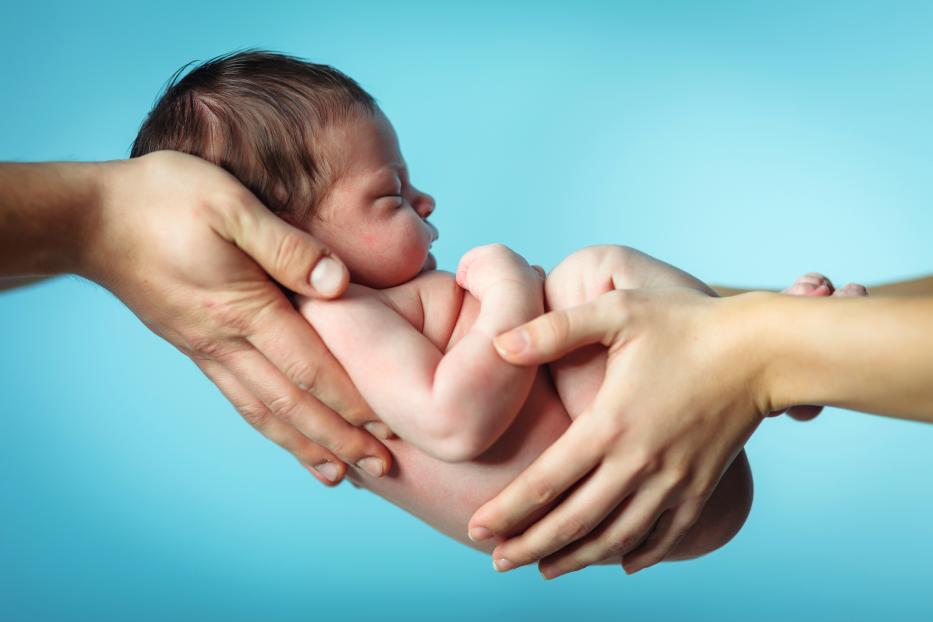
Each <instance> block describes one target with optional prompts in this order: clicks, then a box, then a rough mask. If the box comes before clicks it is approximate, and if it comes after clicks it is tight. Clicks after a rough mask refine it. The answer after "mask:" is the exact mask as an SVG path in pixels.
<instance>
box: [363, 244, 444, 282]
mask: <svg viewBox="0 0 933 622" xmlns="http://www.w3.org/2000/svg"><path fill="white" fill-rule="evenodd" d="M356 268H357V269H356V270H354V269H353V267H351V268H350V280H351V281H353V282H354V283H358V284H360V285H365V286H367V287H372V288H375V289H386V288H389V287H395V286H397V285H401V284H402V283H407V282H408V281H410V280H412V279H413V278H415V277H417V276H418V275H419V274H423V273H425V272H430V271H431V270H436V269H437V261H436V260H435V259H434V255H432V254H431V253H428V254H427V257H425V259H424V261H423V262H422V263H421V265H420V266H419V265H418V264H416V263H414V262H412V261H405V262H402V264H401V265H392V264H391V263H389V264H386V263H382V264H379V265H370V266H366V267H365V268H364V267H362V266H356Z"/></svg>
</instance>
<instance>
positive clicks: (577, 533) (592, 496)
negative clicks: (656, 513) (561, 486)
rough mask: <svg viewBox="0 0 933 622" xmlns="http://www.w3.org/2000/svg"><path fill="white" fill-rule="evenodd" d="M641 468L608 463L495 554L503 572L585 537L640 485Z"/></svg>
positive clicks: (501, 545) (494, 558)
mask: <svg viewBox="0 0 933 622" xmlns="http://www.w3.org/2000/svg"><path fill="white" fill-rule="evenodd" d="M641 476H642V473H641V471H640V467H639V466H634V467H633V466H631V465H623V464H617V463H612V462H610V461H608V460H607V461H604V462H603V463H602V464H600V465H599V466H598V467H597V468H596V470H595V471H594V472H593V473H592V474H591V475H590V476H589V477H588V478H587V479H586V480H584V481H583V482H582V483H581V484H580V486H579V487H577V488H576V489H575V490H574V491H573V492H572V493H570V495H569V496H568V497H567V498H566V499H564V500H563V501H562V502H561V503H560V505H558V506H557V507H556V508H554V509H553V510H551V511H550V512H549V513H548V514H547V516H545V517H544V518H542V519H541V520H539V521H538V522H537V523H535V524H534V525H532V526H531V527H530V528H529V529H527V530H526V531H525V532H524V533H523V534H521V535H519V536H516V537H515V538H512V539H510V540H506V541H505V542H503V543H501V544H499V545H498V546H497V547H496V548H495V550H494V551H493V553H492V556H493V564H494V565H495V567H496V569H497V570H499V571H500V572H504V571H506V570H511V569H512V568H517V567H519V566H524V565H525V564H529V563H531V562H535V561H538V560H540V559H543V558H545V557H547V556H548V555H550V554H551V553H554V552H555V551H559V550H561V549H563V548H564V547H566V546H567V545H569V544H571V543H573V542H576V541H577V540H580V539H581V538H584V537H585V536H586V535H587V534H589V533H590V532H591V531H592V530H593V529H595V528H596V527H597V526H598V525H599V524H600V523H601V522H602V521H603V519H605V518H606V517H607V516H608V515H609V513H610V512H612V511H613V510H614V509H615V508H616V507H617V506H618V505H619V503H620V502H622V500H624V499H625V498H626V497H627V496H628V495H629V494H630V493H631V492H632V491H633V490H634V488H635V487H636V486H637V485H638V482H639V481H640V480H641Z"/></svg>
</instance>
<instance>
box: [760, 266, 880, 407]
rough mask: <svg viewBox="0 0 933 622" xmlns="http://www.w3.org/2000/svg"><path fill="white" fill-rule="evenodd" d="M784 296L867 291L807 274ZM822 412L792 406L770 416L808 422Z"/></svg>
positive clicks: (829, 294)
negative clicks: (783, 414)
mask: <svg viewBox="0 0 933 622" xmlns="http://www.w3.org/2000/svg"><path fill="white" fill-rule="evenodd" d="M784 293H785V294H789V295H791V296H834V297H840V298H843V297H851V296H867V295H868V290H867V289H865V286H864V285H859V284H858V283H849V284H848V285H846V286H845V287H843V288H842V289H835V288H834V287H833V283H832V281H830V280H829V278H827V277H826V276H824V275H822V274H820V273H819V272H809V273H807V274H805V275H803V276H801V277H798V278H797V280H796V281H794V283H793V285H791V286H790V287H788V288H787V289H785V290H784ZM822 410H823V407H822V406H810V405H804V406H794V407H792V408H788V409H787V410H786V411H783V410H782V411H777V412H773V413H771V414H772V415H780V414H782V413H784V412H786V413H787V414H788V415H790V416H791V417H793V418H794V419H796V420H798V421H809V420H811V419H814V418H815V417H816V416H817V415H819V414H820V412H821V411H822Z"/></svg>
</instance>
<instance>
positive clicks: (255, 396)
mask: <svg viewBox="0 0 933 622" xmlns="http://www.w3.org/2000/svg"><path fill="white" fill-rule="evenodd" d="M105 166H106V167H107V169H106V172H105V175H104V188H103V192H102V197H101V199H100V201H101V204H100V206H99V208H100V209H99V210H98V214H97V217H96V222H95V223H94V225H93V226H92V227H91V228H90V229H91V231H92V233H91V234H90V239H88V240H87V241H86V243H85V244H84V245H83V246H82V247H83V248H84V249H86V250H85V251H84V254H83V257H82V258H81V262H80V263H81V269H80V271H81V272H82V274H83V275H84V276H87V277H89V278H91V279H93V280H95V281H97V282H99V283H100V284H101V285H103V286H105V287H107V288H108V289H110V290H111V291H112V292H113V293H114V294H115V295H116V296H117V297H119V298H120V299H121V300H123V302H124V303H126V305H127V306H129V308H130V309H132V310H133V312H134V313H135V314H136V315H137V316H139V318H140V319H141V320H142V321H143V322H144V323H145V324H146V325H147V326H148V327H149V328H150V329H152V330H153V331H154V332H155V333H157V334H158V335H160V336H162V337H163V338H165V339H166V340H168V341H169V342H171V343H172V344H173V345H174V346H176V347H177V348H178V349H179V350H181V351H182V352H183V353H185V354H186V355H188V356H189V357H190V358H191V359H192V360H193V361H194V362H195V363H196V364H197V365H198V367H200V368H201V370H202V371H204V373H205V374H207V376H208V377H210V379H211V380H212V381H213V382H214V383H215V384H216V385H217V386H218V387H219V388H220V390H221V391H222V392H223V393H224V395H225V396H226V397H227V398H228V399H229V400H230V402H232V403H233V405H234V406H235V407H236V409H237V410H238V411H239V412H240V414H241V415H242V416H243V417H244V418H245V419H246V420H247V421H248V422H249V423H250V424H252V425H253V426H254V427H255V428H256V429H257V430H259V431H260V432H261V433H262V434H264V435H265V436H267V437H268V438H269V439H271V440H272V441H274V442H275V443H277V444H279V445H281V446H282V447H283V448H285V449H286V450H288V451H289V452H291V453H292V454H293V455H294V456H295V457H296V458H297V459H298V460H299V461H300V462H301V463H302V464H304V465H305V466H306V467H308V468H309V470H311V472H312V473H313V474H314V475H315V476H316V477H317V478H318V479H319V480H321V481H322V482H324V483H327V484H334V483H337V482H339V481H340V480H341V479H342V477H343V476H344V474H345V472H346V464H344V461H346V462H349V463H352V464H356V465H358V466H360V468H363V469H365V470H366V471H367V472H368V473H370V474H372V475H377V476H378V475H381V474H383V473H385V472H386V471H387V470H388V468H389V465H390V461H391V455H390V453H389V451H388V450H387V449H386V448H385V446H384V445H383V444H382V443H381V442H380V441H378V440H377V439H376V438H374V437H373V436H372V435H371V434H369V433H368V432H366V431H364V430H362V429H359V428H358V427H357V426H363V425H367V426H368V427H369V429H371V430H373V431H374V432H376V433H379V434H380V435H382V436H385V435H388V434H389V432H388V429H387V428H386V427H385V425H384V424H382V423H381V422H379V421H378V419H377V418H376V416H375V415H374V414H373V413H372V411H371V410H370V409H369V407H368V406H367V405H366V403H365V402H364V401H363V399H362V398H361V397H360V395H359V394H358V393H357V391H356V389H355V387H354V386H353V385H352V383H351V382H350V380H349V378H348V376H347V375H346V373H345V372H344V371H343V369H342V368H341V367H340V365H339V364H338V363H337V361H336V360H335V359H334V358H333V357H332V356H331V355H330V353H329V352H328V351H327V349H326V348H325V347H324V345H323V343H322V342H321V340H320V339H319V337H318V336H317V334H316V333H315V332H314V330H313V329H312V328H311V326H310V325H309V324H308V323H307V322H306V321H305V320H304V319H303V318H302V317H301V316H300V315H299V314H298V313H297V312H296V311H295V310H294V309H293V307H292V305H291V303H290V302H289V300H288V298H287V297H286V295H285V294H284V293H283V292H282V291H281V290H280V289H279V287H278V286H277V285H276V281H277V282H278V283H281V284H282V285H284V286H285V287H287V288H288V289H290V290H292V291H294V292H296V293H300V294H304V295H308V296H317V297H324V298H331V297H335V296H338V295H340V294H341V293H342V292H343V291H344V289H345V288H346V286H347V281H348V274H347V270H346V268H345V267H344V265H343V264H342V263H341V262H340V261H339V259H337V258H336V257H334V256H333V254H332V253H330V251H329V250H328V249H327V248H325V247H324V246H322V245H321V244H320V243H319V242H317V241H316V240H315V239H314V238H313V237H311V236H310V235H308V234H307V233H305V232H304V231H300V230H298V229H295V228H293V227H291V226H290V225H288V224H287V223H285V222H284V221H283V220H281V219H280V218H278V217H276V216H275V215H273V214H272V213H271V212H269V211H268V210H267V209H265V208H264V207H263V206H262V205H261V204H260V203H259V201H258V200H257V199H256V198H255V197H254V196H253V195H252V194H251V193H250V192H249V191H248V190H247V189H246V188H244V187H243V186H242V185H240V183H239V182H237V180H236V179H235V178H234V177H233V176H231V175H229V174H228V173H226V172H225V171H223V170H222V169H220V168H218V167H216V166H214V165H212V164H209V163H208V162H206V161H204V160H201V159H199V158H196V157H193V156H189V155H185V154H181V153H175V152H157V153H153V154H150V155H146V156H143V157H141V158H135V159H132V160H128V161H120V162H112V163H108V164H106V165H105ZM270 277H271V278H270Z"/></svg>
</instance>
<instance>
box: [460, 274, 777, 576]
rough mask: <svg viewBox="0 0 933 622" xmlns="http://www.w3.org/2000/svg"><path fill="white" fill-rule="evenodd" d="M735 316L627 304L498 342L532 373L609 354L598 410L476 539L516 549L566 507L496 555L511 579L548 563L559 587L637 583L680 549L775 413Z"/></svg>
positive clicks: (701, 302)
mask: <svg viewBox="0 0 933 622" xmlns="http://www.w3.org/2000/svg"><path fill="white" fill-rule="evenodd" d="M731 308H732V304H731V302H730V300H729V299H717V298H712V297H709V296H708V295H706V294H705V293H703V292H702V291H698V290H697V289H693V288H688V287H676V288H663V287H662V288H659V289H632V290H614V291H610V292H608V293H605V294H603V295H601V296H599V297H598V298H595V299H593V300H591V301H590V302H587V303H585V304H583V305H581V306H578V307H573V308H570V309H565V310H561V311H554V312H551V313H548V314H546V315H543V316H541V317H539V318H537V319H535V320H533V321H532V322H529V323H527V324H525V325H523V326H521V327H519V328H517V329H514V330H512V331H510V332H508V333H505V334H503V335H501V336H500V337H499V338H498V339H497V342H496V343H497V347H498V348H499V350H500V353H501V354H502V356H503V357H504V358H505V359H506V360H508V361H510V362H513V363H515V364H519V365H533V364H540V363H544V362H548V361H553V360H556V359H558V358H560V357H562V356H563V355H565V354H566V353H568V352H570V351H572V350H574V349H576V348H579V347H582V346H584V345H587V344H594V343H601V344H603V345H604V346H606V347H607V348H608V361H607V367H606V376H605V379H604V382H603V385H602V387H601V389H600V390H599V392H598V394H597V396H596V398H595V400H594V402H593V404H592V405H591V406H590V408H589V409H588V410H587V411H586V412H584V413H583V414H581V415H580V416H579V417H578V418H577V419H576V420H575V421H574V422H573V423H572V425H571V426H570V428H569V429H568V430H567V432H565V433H564V435H563V436H562V437H561V438H560V439H558V440H557V441H556V442H555V443H554V444H553V445H552V446H551V447H550V448H548V449H547V450H546V451H545V452H544V453H543V454H542V455H541V456H540V457H539V458H538V459H537V460H536V461H535V462H534V463H533V464H532V465H531V466H530V467H529V468H528V469H526V470H525V471H524V472H523V473H522V474H521V475H520V476H519V477H518V478H517V479H515V480H514V481H513V482H512V483H511V484H510V485H509V486H507V487H506V488H505V489H504V490H503V491H502V492H501V493H500V494H499V495H498V496H497V497H496V498H494V499H493V500H491V501H489V502H488V503H487V504H485V505H484V506H483V507H481V508H480V509H479V510H478V511H477V512H476V513H475V514H474V516H473V517H472V519H471V521H470V534H471V537H474V538H477V539H481V538H483V537H490V536H499V537H506V538H508V537H509V536H511V535H512V534H514V533H515V532H516V531H517V530H518V529H520V528H521V527H522V526H523V525H525V524H527V523H528V521H529V520H530V519H532V518H533V517H534V515H536V514H537V513H540V512H541V511H542V509H543V508H545V507H547V506H549V505H551V504H553V503H554V502H555V501H557V502H558V503H557V505H556V507H554V508H553V509H551V510H550V511H549V512H548V513H547V514H546V515H545V516H544V517H543V518H541V519H540V520H538V521H537V522H536V523H534V524H533V525H532V526H531V527H529V528H528V529H527V530H525V531H524V532H523V533H521V534H520V535H517V536H514V537H511V538H510V539H507V540H505V541H504V542H501V543H500V544H499V545H498V546H497V547H496V549H495V550H494V552H493V560H494V563H495V565H496V567H497V568H498V569H500V570H508V569H511V568H514V567H517V566H520V565H523V564H528V563H532V562H534V561H538V560H541V562H540V569H541V571H542V573H543V574H544V575H545V577H548V578H551V577H555V576H558V575H560V574H564V573H566V572H570V571H573V570H578V569H580V568H583V567H585V566H587V565H590V564H592V563H595V562H599V561H602V560H606V559H609V558H613V557H616V558H618V557H620V556H621V557H622V558H623V566H624V568H625V570H626V571H627V572H634V571H637V570H639V569H641V568H645V567H647V566H650V565H652V564H654V563H657V562H659V561H661V560H662V559H664V557H665V556H666V555H667V554H668V553H669V552H670V551H671V550H672V549H673V548H674V547H675V546H676V545H677V543H678V541H679V540H680V539H681V538H682V537H683V536H684V535H685V533H686V532H687V531H688V530H689V528H690V527H691V525H692V524H693V523H694V521H695V520H696V519H697V517H698V516H699V514H700V511H701V510H702V508H703V506H704V504H705V502H706V500H707V498H708V497H709V496H710V494H711V493H712V491H713V490H714V489H715V487H716V484H717V483H718V481H719V479H720V477H721V476H722V474H723V472H724V471H725V469H726V468H727V467H728V465H729V464H730V463H731V462H732V460H733V458H734V457H735V456H736V455H737V454H738V452H739V451H740V450H741V448H742V446H743V445H744V443H745V441H746V440H747V439H748V437H749V436H750V435H751V433H752V432H753V431H754V430H755V428H756V427H757V425H758V424H759V423H760V422H761V420H762V417H763V414H764V413H766V412H768V408H767V404H766V403H765V401H764V400H762V398H761V397H760V396H759V393H758V390H757V388H756V386H755V384H754V382H753V379H754V378H755V371H756V369H757V367H758V365H759V364H758V362H757V361H756V360H755V353H754V352H753V351H751V352H750V351H745V350H743V349H742V347H740V342H738V341H736V340H733V339H732V338H730V335H732V334H733V332H734V331H733V330H732V328H733V326H735V325H736V322H741V318H740V317H735V314H734V313H731V312H730V310H731Z"/></svg>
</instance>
